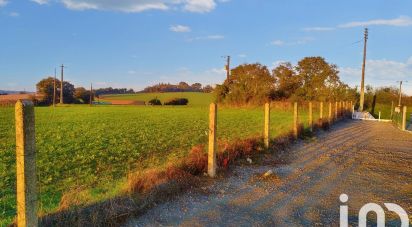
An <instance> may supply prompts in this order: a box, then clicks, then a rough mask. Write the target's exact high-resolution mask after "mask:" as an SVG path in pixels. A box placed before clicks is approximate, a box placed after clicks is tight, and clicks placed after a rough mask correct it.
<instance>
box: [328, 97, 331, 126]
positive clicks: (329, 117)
mask: <svg viewBox="0 0 412 227" xmlns="http://www.w3.org/2000/svg"><path fill="white" fill-rule="evenodd" d="M328 122H329V126H330V125H331V124H332V102H329V113H328Z"/></svg>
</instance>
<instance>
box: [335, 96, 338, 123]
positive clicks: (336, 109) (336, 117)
mask: <svg viewBox="0 0 412 227" xmlns="http://www.w3.org/2000/svg"><path fill="white" fill-rule="evenodd" d="M337 120H338V101H336V102H335V121H337Z"/></svg>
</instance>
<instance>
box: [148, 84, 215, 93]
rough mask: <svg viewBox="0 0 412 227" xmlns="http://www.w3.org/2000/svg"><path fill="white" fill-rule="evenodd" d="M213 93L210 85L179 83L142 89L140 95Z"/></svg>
mask: <svg viewBox="0 0 412 227" xmlns="http://www.w3.org/2000/svg"><path fill="white" fill-rule="evenodd" d="M212 91H213V87H212V86H210V85H206V86H202V84H201V83H194V84H192V85H189V84H188V83H186V82H180V83H178V84H170V83H159V84H156V85H153V86H148V87H146V88H145V89H143V90H142V91H141V92H142V93H153V92H205V93H210V92H212Z"/></svg>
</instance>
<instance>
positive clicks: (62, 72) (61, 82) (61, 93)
mask: <svg viewBox="0 0 412 227" xmlns="http://www.w3.org/2000/svg"><path fill="white" fill-rule="evenodd" d="M60 67H61V68H62V70H61V81H60V104H63V103H64V100H63V74H64V65H63V64H62V65H61V66H60Z"/></svg>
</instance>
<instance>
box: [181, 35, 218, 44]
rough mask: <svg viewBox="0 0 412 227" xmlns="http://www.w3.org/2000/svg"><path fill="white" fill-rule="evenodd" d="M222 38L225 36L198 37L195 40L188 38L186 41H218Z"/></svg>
mask: <svg viewBox="0 0 412 227" xmlns="http://www.w3.org/2000/svg"><path fill="white" fill-rule="evenodd" d="M224 38H225V36H223V35H208V36H198V37H195V38H190V39H187V41H189V42H191V41H196V40H220V39H224Z"/></svg>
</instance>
